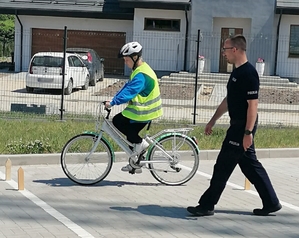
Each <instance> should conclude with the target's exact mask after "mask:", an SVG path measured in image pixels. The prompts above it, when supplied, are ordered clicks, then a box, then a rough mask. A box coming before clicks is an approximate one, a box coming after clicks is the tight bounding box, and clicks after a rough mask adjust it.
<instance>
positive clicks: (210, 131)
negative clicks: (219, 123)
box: [205, 121, 215, 135]
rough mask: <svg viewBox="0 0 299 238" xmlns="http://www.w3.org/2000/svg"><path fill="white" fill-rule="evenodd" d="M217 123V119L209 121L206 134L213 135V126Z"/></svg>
mask: <svg viewBox="0 0 299 238" xmlns="http://www.w3.org/2000/svg"><path fill="white" fill-rule="evenodd" d="M214 125H215V121H209V122H208V124H207V125H206V128H205V134H206V135H211V134H212V132H213V130H212V128H213V126H214Z"/></svg>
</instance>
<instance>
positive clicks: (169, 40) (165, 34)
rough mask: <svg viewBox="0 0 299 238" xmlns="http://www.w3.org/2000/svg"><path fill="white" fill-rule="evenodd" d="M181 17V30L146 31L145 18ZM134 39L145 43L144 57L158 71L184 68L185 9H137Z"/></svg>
mask: <svg viewBox="0 0 299 238" xmlns="http://www.w3.org/2000/svg"><path fill="white" fill-rule="evenodd" d="M145 18H157V19H180V21H181V27H180V32H169V31H144V19H145ZM133 29H134V30H133V32H134V33H133V39H134V40H136V41H138V42H140V44H142V45H145V46H146V47H144V49H143V59H144V60H145V61H146V62H148V63H149V65H151V66H152V68H153V69H154V70H157V71H180V70H182V69H183V63H184V49H185V32H186V19H185V12H184V11H177V10H175V11H174V10H171V11H170V10H154V9H135V15H134V27H133Z"/></svg>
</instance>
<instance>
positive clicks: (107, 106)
mask: <svg viewBox="0 0 299 238" xmlns="http://www.w3.org/2000/svg"><path fill="white" fill-rule="evenodd" d="M105 107H106V108H107V109H109V108H111V105H110V102H109V101H105Z"/></svg>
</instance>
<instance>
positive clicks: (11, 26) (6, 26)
mask: <svg viewBox="0 0 299 238" xmlns="http://www.w3.org/2000/svg"><path fill="white" fill-rule="evenodd" d="M14 34H15V22H14V16H13V15H4V14H2V15H1V14H0V42H1V44H2V55H3V56H4V55H5V49H6V46H7V45H8V44H13V42H14Z"/></svg>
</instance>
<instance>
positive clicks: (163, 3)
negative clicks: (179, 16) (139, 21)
mask: <svg viewBox="0 0 299 238" xmlns="http://www.w3.org/2000/svg"><path fill="white" fill-rule="evenodd" d="M119 6H120V7H127V8H146V9H166V10H190V9H191V2H190V1H187V0H185V1H184V0H181V1H168V0H119ZM153 6H154V7H153Z"/></svg>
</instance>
